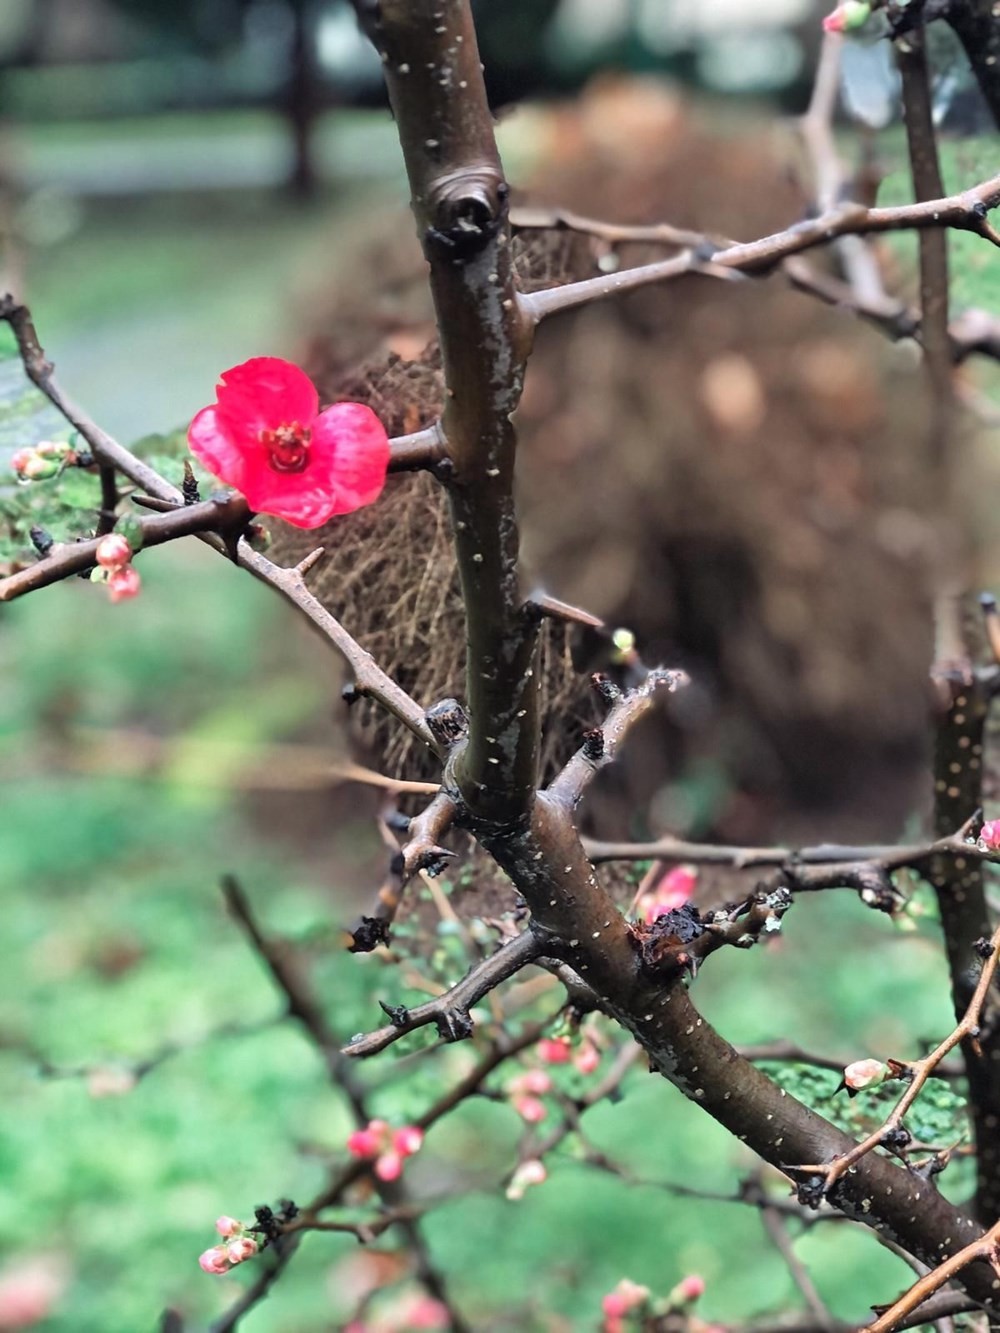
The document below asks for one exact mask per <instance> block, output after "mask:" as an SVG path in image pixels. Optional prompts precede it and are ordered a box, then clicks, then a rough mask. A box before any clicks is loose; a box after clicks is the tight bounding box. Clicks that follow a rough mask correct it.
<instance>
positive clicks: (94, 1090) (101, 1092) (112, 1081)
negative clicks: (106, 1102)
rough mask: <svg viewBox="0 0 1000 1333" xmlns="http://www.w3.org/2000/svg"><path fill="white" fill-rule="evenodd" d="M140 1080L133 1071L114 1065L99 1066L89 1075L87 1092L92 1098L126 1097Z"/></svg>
mask: <svg viewBox="0 0 1000 1333" xmlns="http://www.w3.org/2000/svg"><path fill="white" fill-rule="evenodd" d="M138 1081H139V1079H138V1077H137V1075H136V1073H135V1071H134V1070H132V1069H122V1068H120V1067H117V1068H116V1067H115V1066H114V1065H99V1066H98V1067H97V1068H96V1069H91V1070H90V1071H89V1073H88V1074H87V1092H88V1093H89V1094H90V1096H91V1097H93V1098H95V1100H96V1099H99V1098H101V1097H124V1096H126V1094H127V1093H130V1092H131V1091H132V1089H133V1088H134V1087H135V1085H136V1084H137V1083H138Z"/></svg>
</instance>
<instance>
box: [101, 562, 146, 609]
mask: <svg viewBox="0 0 1000 1333" xmlns="http://www.w3.org/2000/svg"><path fill="white" fill-rule="evenodd" d="M141 590H142V579H141V578H140V577H139V571H138V570H137V569H136V568H135V566H134V565H126V566H125V568H124V569H113V570H112V571H111V573H110V574H109V575H108V595H109V596H110V598H111V600H112V601H113V602H125V601H127V600H128V599H129V598H130V597H138V596H139V593H140V591H141Z"/></svg>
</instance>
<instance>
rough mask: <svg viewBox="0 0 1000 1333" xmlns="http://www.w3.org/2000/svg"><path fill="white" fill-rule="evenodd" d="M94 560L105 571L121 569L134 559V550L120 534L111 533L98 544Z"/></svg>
mask: <svg viewBox="0 0 1000 1333" xmlns="http://www.w3.org/2000/svg"><path fill="white" fill-rule="evenodd" d="M94 558H95V559H96V561H97V563H98V564H99V565H101V566H102V567H103V568H104V569H120V568H121V567H122V565H127V564H128V562H129V561H130V560H131V559H132V548H131V546H129V544H128V542H127V541H126V540H125V538H124V537H123V536H122V535H121V533H120V532H109V533H108V535H107V536H106V537H102V538H101V540H100V541H99V542H98V544H97V552H96V554H95V557H94Z"/></svg>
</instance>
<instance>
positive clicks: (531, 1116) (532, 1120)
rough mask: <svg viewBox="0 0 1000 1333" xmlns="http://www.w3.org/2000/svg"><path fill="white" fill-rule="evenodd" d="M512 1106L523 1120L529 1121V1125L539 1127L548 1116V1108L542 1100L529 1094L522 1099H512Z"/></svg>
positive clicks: (521, 1097)
mask: <svg viewBox="0 0 1000 1333" xmlns="http://www.w3.org/2000/svg"><path fill="white" fill-rule="evenodd" d="M511 1106H513V1108H514V1110H515V1111H516V1112H517V1113H518V1115H519V1116H520V1117H521V1119H522V1120H525V1121H527V1123H528V1124H529V1125H537V1124H538V1123H539V1121H541V1120H544V1119H545V1117H546V1116H547V1115H548V1108H547V1107H546V1105H545V1103H544V1102H543V1101H542V1100H541V1099H540V1098H538V1097H532V1096H530V1095H529V1094H527V1093H526V1094H524V1095H523V1096H520V1097H512V1098H511Z"/></svg>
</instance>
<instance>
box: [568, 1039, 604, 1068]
mask: <svg viewBox="0 0 1000 1333" xmlns="http://www.w3.org/2000/svg"><path fill="white" fill-rule="evenodd" d="M573 1063H574V1065H576V1067H577V1069H578V1070H579V1071H580V1073H581V1074H592V1073H593V1072H594V1070H595V1069H596V1068H597V1066H598V1065H599V1064H600V1063H601V1053H600V1051H599V1050H598V1049H597V1047H596V1046H595V1045H594V1043H593V1042H592V1041H585V1042H584V1043H583V1045H582V1046H581V1047H580V1049H579V1050H578V1051H577V1053H576V1054H575V1055H574V1056H573Z"/></svg>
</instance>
